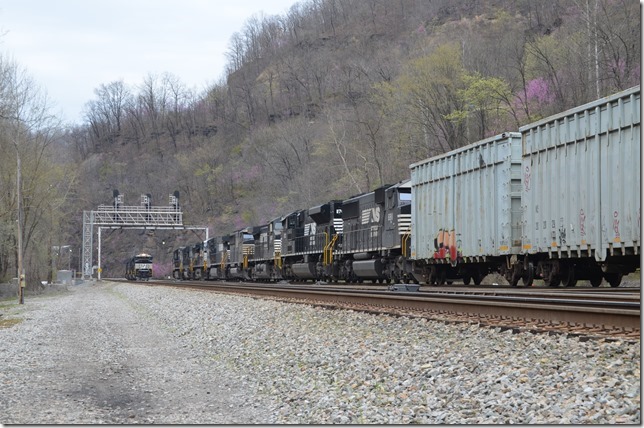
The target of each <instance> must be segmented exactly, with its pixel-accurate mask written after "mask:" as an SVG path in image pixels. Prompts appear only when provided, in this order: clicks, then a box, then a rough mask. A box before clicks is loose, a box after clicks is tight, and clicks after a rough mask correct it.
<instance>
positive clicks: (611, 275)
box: [604, 272, 624, 288]
mask: <svg viewBox="0 0 644 428" xmlns="http://www.w3.org/2000/svg"><path fill="white" fill-rule="evenodd" d="M623 276H624V275H623V274H622V273H621V272H608V273H605V274H604V278H606V281H608V283H609V284H610V286H611V287H613V288H615V287H619V284H621V283H622V277H623Z"/></svg>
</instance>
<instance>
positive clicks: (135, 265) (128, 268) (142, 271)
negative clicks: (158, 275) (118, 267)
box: [125, 253, 152, 281]
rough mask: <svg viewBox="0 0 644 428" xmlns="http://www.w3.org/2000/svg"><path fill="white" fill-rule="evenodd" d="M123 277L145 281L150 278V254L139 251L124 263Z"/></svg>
mask: <svg viewBox="0 0 644 428" xmlns="http://www.w3.org/2000/svg"><path fill="white" fill-rule="evenodd" d="M125 278H126V279H128V280H130V281H137V280H142V281H147V280H149V279H150V278H152V256H151V255H149V254H145V253H141V254H137V255H136V256H134V257H132V258H131V259H129V260H128V261H127V263H126V264H125Z"/></svg>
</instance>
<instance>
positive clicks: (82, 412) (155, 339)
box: [0, 283, 268, 424]
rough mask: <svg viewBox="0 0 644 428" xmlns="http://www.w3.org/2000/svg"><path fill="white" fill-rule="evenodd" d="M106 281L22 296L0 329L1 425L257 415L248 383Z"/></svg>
mask: <svg viewBox="0 0 644 428" xmlns="http://www.w3.org/2000/svg"><path fill="white" fill-rule="evenodd" d="M117 288H118V287H115V285H114V284H112V283H103V284H101V285H83V286H75V287H70V288H69V292H66V293H62V294H58V295H56V296H47V297H34V298H26V304H25V305H24V308H20V307H18V308H16V310H17V311H19V317H20V318H22V319H23V322H22V323H20V324H18V325H16V326H14V327H12V328H11V329H10V330H2V329H0V342H1V345H0V353H1V354H2V355H3V370H2V372H1V373H0V422H1V423H3V424H94V423H106V424H122V423H127V424H135V423H146V424H148V423H155V424H159V423H160V424H190V423H209V424H223V423H240V424H250V423H257V422H261V421H264V420H267V419H268V413H267V412H266V409H262V408H260V407H256V403H254V402H253V401H252V399H253V391H251V390H250V389H248V388H244V386H243V385H241V384H240V383H239V382H238V381H237V380H236V379H233V378H230V377H229V376H228V375H227V374H226V372H225V370H224V369H222V368H221V367H218V366H217V365H215V364H213V363H212V361H209V359H208V358H203V356H202V355H200V354H198V353H196V352H195V351H194V349H192V347H191V346H190V345H189V343H188V342H187V341H186V340H184V339H183V338H182V337H180V336H178V335H177V334H176V332H173V331H172V330H170V329H168V328H165V327H164V326H163V325H159V324H158V323H157V320H156V319H155V318H154V317H153V316H151V314H150V313H148V312H147V311H146V308H145V306H144V305H143V306H142V305H141V303H142V302H136V301H130V300H128V298H127V297H126V296H124V295H123V294H121V293H120V292H119V291H118V289H117Z"/></svg>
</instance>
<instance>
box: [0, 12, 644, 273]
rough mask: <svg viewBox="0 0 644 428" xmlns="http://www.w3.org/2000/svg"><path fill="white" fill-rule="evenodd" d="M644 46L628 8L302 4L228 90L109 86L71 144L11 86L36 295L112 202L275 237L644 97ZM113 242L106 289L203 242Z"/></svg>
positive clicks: (9, 113) (2, 254)
mask: <svg viewBox="0 0 644 428" xmlns="http://www.w3.org/2000/svg"><path fill="white" fill-rule="evenodd" d="M640 37H641V20H640V6H639V4H638V3H637V2H634V1H628V0H622V1H620V0H552V1H547V2H545V1H533V0H489V1H475V0H430V1H428V0H370V1H367V0H304V1H300V2H298V3H296V4H294V5H293V7H292V8H291V9H290V11H289V12H288V13H287V14H286V15H284V16H251V17H249V19H248V21H247V22H246V25H245V26H244V27H243V28H241V29H239V31H238V32H237V33H235V34H233V35H232V36H231V39H230V44H229V49H228V52H227V58H228V65H227V70H226V75H225V79H222V81H220V82H219V83H217V84H215V85H213V86H212V87H210V88H209V89H208V91H207V92H205V93H194V92H192V91H191V90H188V89H187V88H186V87H185V85H183V84H182V82H181V76H173V75H167V74H166V75H161V76H155V75H148V76H146V77H145V78H144V79H143V81H142V83H141V84H140V85H137V86H136V87H128V86H127V85H125V84H124V83H123V82H120V81H115V82H105V83H104V84H102V85H101V86H100V87H99V88H96V92H95V94H96V96H95V98H94V99H92V100H88V104H87V108H86V122H85V123H83V124H79V125H78V126H75V127H74V128H72V129H60V128H55V127H45V126H43V125H44V124H48V122H41V123H34V122H33V121H31V122H28V121H27V120H26V119H25V117H24V116H20V114H17V113H16V109H20V102H19V98H18V97H17V96H15V97H13V98H12V99H14V100H16V101H15V102H14V103H13V104H12V103H9V102H5V101H6V100H7V99H8V98H7V94H14V92H15V90H14V92H11V91H12V89H11V80H10V79H8V78H7V77H6V75H9V74H11V73H7V72H5V73H4V74H2V75H0V79H2V83H3V85H1V88H0V90H2V91H3V97H2V99H3V100H5V101H3V103H4V104H6V105H2V106H1V108H2V112H3V113H2V114H3V116H2V117H3V118H5V120H4V121H2V122H1V125H0V126H2V128H3V131H4V132H3V133H2V134H1V136H0V138H1V139H0V147H1V148H2V151H3V153H14V152H15V150H14V149H13V144H14V142H17V144H18V145H19V146H22V147H23V150H24V152H23V153H25V154H24V156H23V157H24V158H25V159H28V161H27V163H28V164H29V167H28V171H26V172H23V174H25V186H27V187H28V188H29V191H33V193H32V194H29V195H26V196H25V198H27V201H28V202H27V203H26V206H28V218H27V214H26V217H25V221H26V222H27V224H28V226H29V227H28V230H29V231H28V232H25V233H26V234H27V236H25V238H26V240H27V242H28V246H27V247H26V252H25V254H26V257H27V259H28V263H29V268H28V269H29V270H30V272H31V273H32V282H34V281H35V280H36V279H45V277H46V275H47V269H46V268H47V266H48V263H47V260H49V259H51V254H49V253H50V252H51V251H50V250H49V249H48V248H51V245H52V244H51V243H52V242H63V241H64V242H69V243H71V244H73V247H74V248H76V249H78V248H79V247H80V245H81V242H80V240H81V233H82V217H81V214H82V211H83V210H92V209H95V208H96V207H97V206H98V205H99V204H108V203H110V202H111V198H112V190H113V189H118V190H119V191H120V193H122V194H124V195H125V198H126V202H127V204H128V205H138V198H139V196H140V195H141V194H145V193H150V194H152V197H153V201H152V203H153V204H154V205H167V204H168V195H169V194H170V193H172V192H174V191H175V190H178V191H179V192H180V195H181V205H182V207H183V211H184V222H185V223H186V224H192V225H208V226H210V234H211V235H221V234H225V233H228V232H230V231H233V230H236V229H239V228H242V227H245V226H252V225H257V224H261V223H263V222H266V221H268V220H270V219H273V218H275V217H278V216H281V215H283V214H286V213H288V212H289V211H292V210H294V209H298V208H309V207H311V206H314V205H318V204H321V203H324V202H325V201H328V200H330V199H344V198H347V197H348V196H351V195H354V194H358V193H361V192H365V191H368V190H372V189H373V188H375V187H377V186H380V185H382V184H385V183H395V182H397V181H399V180H402V179H406V178H408V177H409V169H408V166H409V164H411V163H413V162H416V161H418V160H421V159H424V158H427V157H429V156H433V155H436V154H439V153H443V152H445V151H448V150H451V149H454V148H457V147H460V146H463V145H466V144H469V143H471V142H475V141H477V140H480V139H482V138H485V137H488V136H492V135H496V134H498V133H501V132H504V131H516V130H518V128H519V126H520V125H522V124H527V123H530V122H533V121H535V120H538V119H539V118H542V117H545V116H548V115H551V114H554V113H557V112H560V111H563V110H565V109H568V108H570V107H573V106H577V105H580V104H583V103H585V102H588V101H591V100H594V99H596V98H599V97H602V96H606V95H608V94H611V93H614V92H617V91H620V90H623V89H626V88H629V87H632V86H634V85H637V84H639V81H640V63H641V42H640ZM0 67H2V70H3V71H7V70H8V71H12V70H14V71H15V70H17V69H18V68H17V66H16V65H15V64H12V63H10V62H8V61H6V60H5V61H4V62H3V63H2V64H0ZM123 67H127V64H124V65H123ZM213 77H215V76H213ZM14 80H15V79H14ZM18 81H19V79H18ZM7 88H9V89H7ZM44 129H48V130H50V131H51V132H50V133H44V135H43V130H44ZM54 131H55V133H54ZM31 145H33V147H34V148H35V149H36V151H41V152H42V154H43V156H42V157H41V158H39V159H38V160H36V159H31V157H32V156H31V153H34V150H33V148H31V147H32V146H31ZM27 147H29V148H27ZM28 153H29V155H28ZM32 163H33V165H32ZM0 165H1V167H0V171H1V172H0V188H2V189H3V192H2V196H0V198H2V203H1V204H0V280H2V279H6V278H8V277H12V276H15V258H16V252H15V236H16V235H15V226H14V224H15V219H16V214H15V213H16V200H15V193H16V192H15V188H16V186H15V182H16V181H15V158H14V157H13V156H8V157H4V158H3V159H2V160H0ZM37 183H41V184H37ZM42 183H49V184H46V185H45V184H42ZM29 186H31V187H29ZM36 189H38V190H36ZM43 189H45V190H48V192H45V194H44V195H43V194H40V193H39V192H42V190H43ZM29 198H31V199H29ZM35 200H38V201H39V202H38V204H39V208H38V207H35V206H34V201H35ZM26 209H27V208H26ZM38 210H40V211H38ZM52 234H55V235H56V236H53V237H52ZM108 235H109V236H107V237H106V238H105V242H104V248H103V254H104V257H103V264H104V266H105V270H104V275H107V276H110V275H112V276H122V274H123V273H122V271H123V263H124V260H125V259H126V258H127V257H129V256H131V255H132V254H133V252H134V251H138V250H145V251H147V252H150V253H152V254H154V255H155V257H156V260H157V261H158V262H159V263H161V264H167V263H169V260H170V258H169V257H170V251H171V250H172V248H173V247H174V246H176V245H179V243H180V242H182V243H185V240H189V241H191V242H192V241H194V242H197V241H198V240H199V239H200V237H198V236H197V235H195V234H190V233H186V234H183V236H179V235H178V234H176V233H170V232H157V233H154V234H152V233H151V232H148V233H144V234H141V233H139V232H131V231H130V232H123V231H116V232H112V233H110V234H108ZM54 245H56V244H54ZM75 257H77V256H75ZM71 263H72V265H73V266H77V265H78V261H77V260H76V259H75V258H74V260H73V262H71Z"/></svg>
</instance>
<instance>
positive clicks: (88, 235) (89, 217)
mask: <svg viewBox="0 0 644 428" xmlns="http://www.w3.org/2000/svg"><path fill="white" fill-rule="evenodd" d="M151 200H152V197H151V195H150V194H147V195H141V205H138V206H127V205H123V195H121V194H119V192H118V190H114V203H113V204H112V205H99V206H98V209H97V210H95V211H83V279H90V278H92V274H93V270H94V266H93V261H92V256H93V244H94V243H93V238H94V226H97V227H98V266H97V272H98V279H99V280H100V279H101V231H102V229H149V230H157V229H175V230H204V231H205V232H206V240H208V226H186V225H184V224H183V212H182V211H181V209H180V207H179V192H174V194H172V195H170V205H168V206H152V204H151Z"/></svg>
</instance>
